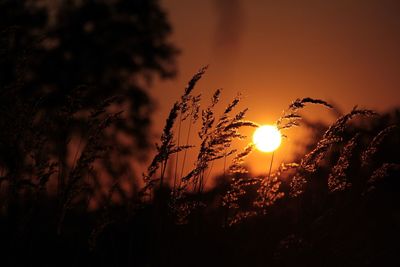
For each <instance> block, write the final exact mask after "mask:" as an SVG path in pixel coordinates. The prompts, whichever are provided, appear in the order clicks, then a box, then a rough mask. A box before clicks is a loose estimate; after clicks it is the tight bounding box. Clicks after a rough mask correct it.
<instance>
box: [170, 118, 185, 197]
mask: <svg viewBox="0 0 400 267" xmlns="http://www.w3.org/2000/svg"><path fill="white" fill-rule="evenodd" d="M181 125H182V111H181V112H180V115H179V125H178V140H177V146H178V147H179V145H180V139H181ZM185 152H186V151H185ZM178 161H179V152H177V153H176V157H175V173H174V186H173V190H172V193H173V194H174V195H175V189H176V178H177V170H178Z"/></svg>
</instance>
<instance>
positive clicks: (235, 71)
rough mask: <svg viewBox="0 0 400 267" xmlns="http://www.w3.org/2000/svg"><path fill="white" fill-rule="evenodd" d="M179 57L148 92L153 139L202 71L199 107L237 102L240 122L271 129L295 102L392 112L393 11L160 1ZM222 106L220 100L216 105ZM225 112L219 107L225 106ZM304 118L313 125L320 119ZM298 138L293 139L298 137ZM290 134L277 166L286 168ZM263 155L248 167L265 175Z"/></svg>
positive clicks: (324, 4) (358, 4) (396, 60)
mask: <svg viewBox="0 0 400 267" xmlns="http://www.w3.org/2000/svg"><path fill="white" fill-rule="evenodd" d="M161 4H162V5H163V7H164V8H165V10H166V11H167V13H168V17H169V20H170V23H171V25H172V27H173V31H174V32H173V35H172V38H171V41H172V42H174V43H175V45H176V46H178V47H179V48H180V49H181V52H182V53H181V55H180V56H179V58H178V70H179V73H178V76H177V77H176V79H175V80H173V81H167V82H165V81H163V82H157V83H155V84H154V86H153V89H152V92H151V93H152V95H153V97H154V98H155V100H156V101H157V105H158V106H157V111H156V112H155V114H154V131H156V132H157V133H160V132H161V130H162V127H163V124H164V121H165V117H166V116H167V113H168V111H169V108H170V106H171V105H172V103H173V102H174V101H175V100H176V99H177V98H178V97H179V95H180V94H181V93H182V90H183V88H184V87H185V84H186V82H187V80H188V79H189V78H190V77H191V76H192V75H193V74H194V73H195V72H196V70H197V69H199V68H200V67H201V66H203V65H207V64H209V65H210V68H209V70H208V72H207V74H206V76H205V77H204V79H203V80H202V81H201V82H200V83H199V86H198V87H197V90H198V92H203V94H204V95H205V96H206V98H205V99H206V100H207V99H208V98H209V96H210V95H211V94H212V92H213V90H214V89H216V88H219V87H222V88H224V96H225V98H228V99H231V98H233V97H234V96H235V94H236V92H239V91H240V92H242V93H243V95H244V96H245V99H244V100H243V107H245V106H246V107H249V108H250V111H249V113H248V119H251V120H253V121H256V122H258V123H271V122H274V121H275V120H276V119H277V117H279V115H280V114H281V111H282V109H284V108H285V107H287V105H288V104H289V103H290V102H291V101H292V100H294V99H296V98H298V97H306V96H309V97H315V98H322V99H325V100H328V101H332V102H333V103H336V104H337V105H338V106H339V107H340V108H341V109H343V110H344V111H348V110H349V109H351V108H352V107H353V106H354V105H356V104H357V105H359V106H362V107H368V108H374V109H378V110H380V111H384V110H388V109H389V108H391V107H394V106H397V105H400V99H399V98H398V97H397V96H398V91H399V89H398V85H399V84H400V75H399V72H400V49H399V48H400V16H399V14H400V1H388V0H386V1H369V0H359V1H355V0H335V1H326V0H320V1H296V0H293V1H287V0H280V1H268V0H246V1H245V0H202V1H196V0H162V1H161ZM225 100H227V99H225ZM225 103H226V102H225ZM320 110H321V109H311V110H310V113H313V116H314V115H315V116H316V117H318V116H320V118H325V117H326V116H328V115H329V113H327V112H325V111H322V112H319V111H320ZM297 135H298V134H297ZM295 136H296V133H294V136H293V138H292V139H291V140H287V141H285V142H284V143H283V146H282V149H280V150H279V151H278V153H277V154H278V156H277V158H278V160H277V161H280V160H287V159H290V155H291V152H290V151H292V150H293V149H294V148H295V147H296V144H295V139H296V138H294V137H295ZM265 160H267V161H268V160H269V155H266V154H261V153H255V155H253V156H252V159H249V164H250V165H251V167H252V169H254V170H255V171H256V172H260V171H263V170H264V169H265V167H264V164H263V162H265Z"/></svg>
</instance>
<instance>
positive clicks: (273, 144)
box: [253, 125, 282, 152]
mask: <svg viewBox="0 0 400 267" xmlns="http://www.w3.org/2000/svg"><path fill="white" fill-rule="evenodd" d="M281 141H282V135H281V133H280V132H279V130H278V128H276V126H273V125H263V126H260V127H258V128H257V129H256V130H255V132H254V135H253V143H254V144H255V146H256V148H257V149H258V150H260V151H262V152H272V151H274V150H276V149H277V148H278V147H279V146H280V144H281Z"/></svg>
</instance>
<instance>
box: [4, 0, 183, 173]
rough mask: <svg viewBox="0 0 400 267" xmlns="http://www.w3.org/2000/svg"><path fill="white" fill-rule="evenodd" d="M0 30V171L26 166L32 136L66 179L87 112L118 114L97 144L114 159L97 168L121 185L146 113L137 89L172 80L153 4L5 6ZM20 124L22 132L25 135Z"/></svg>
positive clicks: (170, 49)
mask: <svg viewBox="0 0 400 267" xmlns="http://www.w3.org/2000/svg"><path fill="white" fill-rule="evenodd" d="M43 3H48V4H43ZM0 31H1V36H0V39H1V51H0V58H1V59H0V71H1V76H0V88H1V89H0V90H1V92H0V102H1V103H0V104H1V106H2V108H1V118H0V120H1V123H0V124H1V126H2V129H4V131H3V130H2V131H3V133H2V134H0V136H1V139H0V148H1V154H2V158H3V159H2V162H1V164H2V165H3V167H5V168H6V169H10V168H11V169H12V168H14V169H15V168H17V167H16V166H14V167H10V166H11V165H16V163H17V162H19V163H18V165H21V164H22V163H23V162H25V161H26V160H25V159H24V158H25V157H26V156H27V150H29V149H30V148H28V147H29V144H30V143H31V144H33V143H34V141H35V140H34V139H35V136H36V135H39V131H40V136H42V137H43V136H46V142H47V143H48V144H49V148H48V149H47V151H46V153H47V154H50V155H55V156H56V157H58V158H60V159H61V162H62V166H61V169H60V170H59V171H60V172H61V176H64V178H65V176H66V175H67V172H68V169H69V168H72V167H71V166H68V163H67V162H68V158H69V157H73V156H74V154H77V153H78V152H79V151H82V148H81V147H80V144H85V142H87V138H88V133H87V132H88V129H89V128H90V125H89V124H90V116H88V112H89V111H90V110H93V109H98V110H101V111H102V112H100V113H105V114H108V113H110V112H115V111H120V110H123V113H122V114H121V115H120V119H118V120H116V121H115V123H114V125H113V127H111V128H110V129H108V131H106V132H102V136H101V138H100V139H101V140H102V143H103V144H104V145H106V146H107V147H112V148H114V150H115V151H118V153H114V154H113V156H112V157H108V158H107V159H106V160H103V164H102V166H103V171H107V172H108V174H109V175H111V176H115V177H117V176H120V175H121V173H122V172H124V171H126V170H127V169H129V168H130V163H129V161H130V160H131V159H132V156H133V157H137V158H138V157H140V156H142V155H143V154H141V153H140V152H141V151H143V150H144V149H146V148H147V146H148V130H149V128H148V127H149V125H150V114H151V111H152V101H151V99H150V98H149V96H148V94H147V92H146V89H147V88H148V87H149V85H150V84H151V81H152V80H153V79H155V78H157V77H160V78H161V79H165V78H170V77H172V76H173V75H174V73H175V63H174V58H175V55H176V54H177V49H176V48H175V47H174V46H173V45H172V44H171V43H169V42H168V36H169V34H170V32H171V28H170V25H169V24H168V21H167V17H166V14H165V13H164V11H163V10H162V9H161V7H160V6H159V3H158V1H157V0H135V1H128V0H117V1H105V0H99V1H90V0H83V1H72V0H71V1H58V2H52V1H48V2H46V1H43V2H39V3H38V2H35V1H28V0H26V1H23V0H20V1H7V0H5V1H0ZM113 96H117V98H114V99H113V101H112V103H111V104H110V103H109V102H110V100H109V99H110V98H111V97H113ZM102 103H103V104H104V103H107V105H104V106H102ZM100 107H102V108H100ZM92 115H93V114H92ZM17 122H18V123H17ZM17 124H18V125H17ZM22 125H25V126H26V127H28V125H31V126H32V127H31V128H30V132H31V134H28V133H27V132H26V131H22V130H21V129H22V128H24V127H22ZM20 126H21V127H20ZM34 127H36V128H35V129H36V130H35V131H36V135H35V134H33V133H32V129H33V128H34ZM43 129H44V130H43ZM76 136H77V137H76ZM17 137H18V138H19V139H17ZM71 138H75V139H78V140H79V142H78V145H75V149H76V150H77V151H76V152H75V151H72V152H71V151H70V152H68V151H69V150H68V149H70V150H71V147H70V146H71V144H69V141H70V139H71ZM22 143H25V144H26V145H24V148H22V147H21V146H22V145H21V144H22ZM50 144H51V145H50ZM110 151H111V150H107V152H108V153H109V154H110V153H112V152H110ZM110 155H111V154H110ZM117 155H118V157H120V158H119V159H118V160H117V159H116V158H115V157H117ZM121 157H124V158H125V159H122V158H121ZM12 162H13V163H12ZM18 168H20V167H18ZM20 169H21V168H20ZM0 176H1V174H0ZM63 180H65V179H61V181H63Z"/></svg>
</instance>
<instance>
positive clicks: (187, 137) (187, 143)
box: [180, 116, 192, 178]
mask: <svg viewBox="0 0 400 267" xmlns="http://www.w3.org/2000/svg"><path fill="white" fill-rule="evenodd" d="M191 129H192V116H190V120H189V129H188V133H187V136H186V145H189V138H190V130H191ZM186 154H187V149H185V151H184V152H183V162H182V168H181V175H180V177H181V178H182V176H183V171H184V169H185V163H186Z"/></svg>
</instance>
